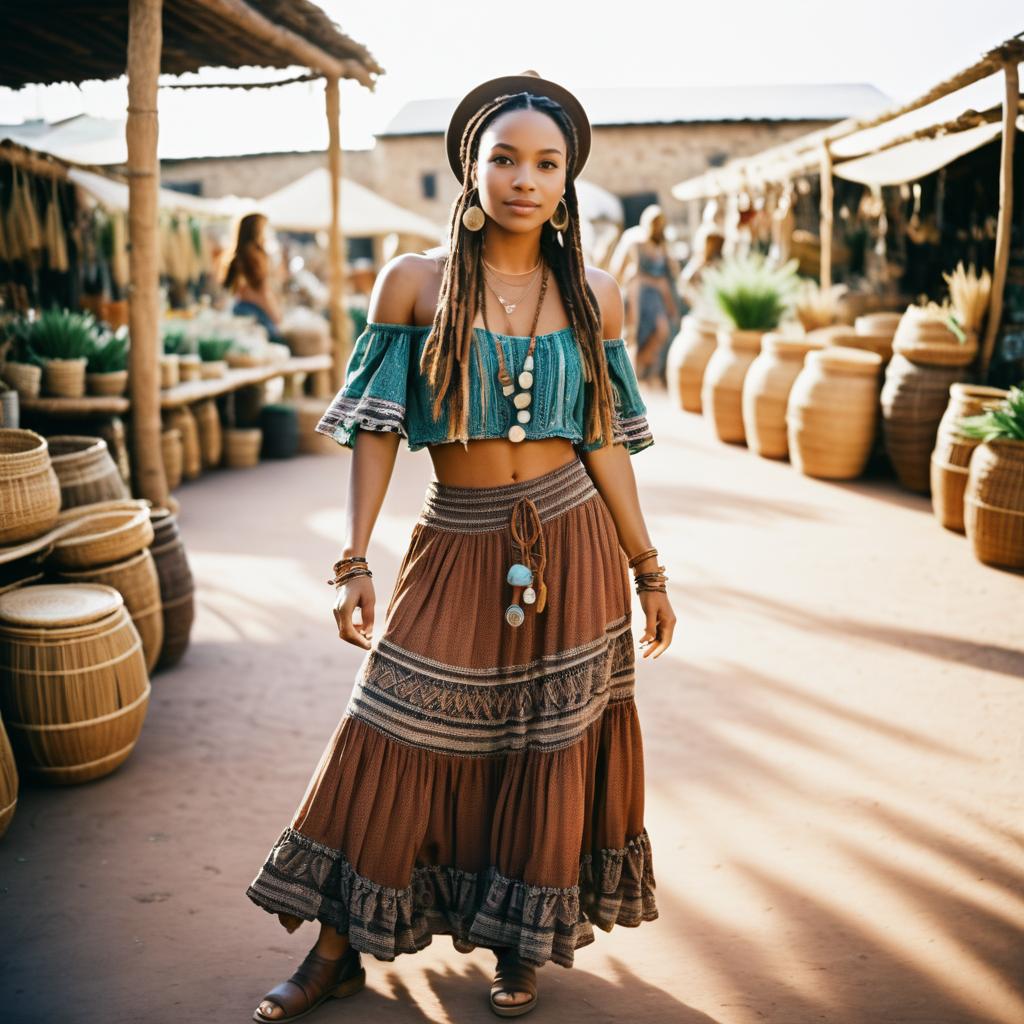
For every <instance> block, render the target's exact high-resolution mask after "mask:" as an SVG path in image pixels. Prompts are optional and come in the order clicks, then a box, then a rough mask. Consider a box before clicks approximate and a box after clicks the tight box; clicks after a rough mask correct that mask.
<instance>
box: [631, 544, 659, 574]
mask: <svg viewBox="0 0 1024 1024" xmlns="http://www.w3.org/2000/svg"><path fill="white" fill-rule="evenodd" d="M657 553H658V549H657V548H648V549H647V550H646V551H641V552H640V554H639V555H634V556H633V557H632V558H631V559H630V560H629V567H630V569H633V568H635V567H636V566H637V565H639V564H640V563H641V562H642V561H644V559H646V558H650V557H651V555H656V554H657Z"/></svg>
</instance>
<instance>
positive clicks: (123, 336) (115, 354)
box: [85, 327, 128, 395]
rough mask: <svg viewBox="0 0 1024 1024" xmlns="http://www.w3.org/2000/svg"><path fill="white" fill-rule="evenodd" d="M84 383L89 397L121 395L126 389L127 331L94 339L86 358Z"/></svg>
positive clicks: (124, 329)
mask: <svg viewBox="0 0 1024 1024" xmlns="http://www.w3.org/2000/svg"><path fill="white" fill-rule="evenodd" d="M87 359H88V362H87V366H86V374H85V383H86V386H87V388H88V389H89V394H90V395H123V394H124V393H125V390H126V389H127V387H128V330H127V328H124V327H120V328H118V329H117V330H116V331H115V332H114V333H113V334H107V335H106V336H105V337H104V338H98V339H95V340H94V341H93V343H92V347H91V348H90V350H89V354H88V356H87Z"/></svg>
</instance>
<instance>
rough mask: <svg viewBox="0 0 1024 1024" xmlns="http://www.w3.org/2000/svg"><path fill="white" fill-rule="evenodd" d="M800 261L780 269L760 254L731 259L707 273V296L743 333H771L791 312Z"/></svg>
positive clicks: (731, 257)
mask: <svg viewBox="0 0 1024 1024" xmlns="http://www.w3.org/2000/svg"><path fill="white" fill-rule="evenodd" d="M798 265H799V264H798V261H797V260H790V261H789V262H788V263H786V264H785V265H784V266H781V267H777V266H774V265H773V264H771V263H769V262H768V261H767V260H766V259H765V258H764V257H763V256H762V255H760V254H759V253H750V254H749V255H747V256H729V257H726V258H725V259H724V260H722V262H721V263H719V264H718V265H717V266H714V267H710V268H708V269H707V270H706V271H705V272H704V295H705V298H706V299H707V300H708V302H709V304H710V305H712V306H713V307H716V308H717V309H719V310H720V311H721V313H722V315H723V316H724V317H725V318H726V320H727V321H728V323H729V324H731V325H732V326H733V327H735V328H736V329H737V330H740V331H771V330H774V329H775V328H776V327H778V326H779V322H780V321H781V320H782V318H783V317H784V316H785V315H786V313H787V312H788V311H789V310H790V309H791V308H792V305H793V301H794V298H795V294H796V288H797V282H798V279H797V275H796V270H797V266H798Z"/></svg>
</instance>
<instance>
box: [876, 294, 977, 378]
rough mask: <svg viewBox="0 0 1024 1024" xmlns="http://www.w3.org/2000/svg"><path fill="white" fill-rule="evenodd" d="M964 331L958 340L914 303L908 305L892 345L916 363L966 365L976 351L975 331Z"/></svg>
mask: <svg viewBox="0 0 1024 1024" xmlns="http://www.w3.org/2000/svg"><path fill="white" fill-rule="evenodd" d="M965 334H966V335H967V337H966V340H965V341H963V342H960V341H958V340H957V336H956V335H955V334H954V333H953V332H952V331H951V330H950V329H949V328H948V327H947V326H946V325H945V324H944V323H942V322H941V321H939V320H934V319H932V318H931V317H929V316H927V315H925V314H924V312H923V311H922V310H921V309H920V308H919V307H918V306H908V307H907V311H906V312H905V313H904V314H903V316H902V317H901V318H900V325H899V327H897V329H896V336H895V337H894V338H893V340H892V349H893V352H898V353H899V354H900V355H901V356H903V357H904V358H905V359H909V360H910V361H911V362H912V363H917V364H918V365H920V366H967V365H969V364H970V363H972V362H973V361H974V357H975V356H976V355H977V354H978V335H977V333H976V332H974V331H966V332H965Z"/></svg>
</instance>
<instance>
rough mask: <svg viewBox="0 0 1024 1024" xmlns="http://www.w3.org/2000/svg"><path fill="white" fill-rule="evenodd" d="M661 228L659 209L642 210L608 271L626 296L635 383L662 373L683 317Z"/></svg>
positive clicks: (673, 267) (674, 269)
mask: <svg viewBox="0 0 1024 1024" xmlns="http://www.w3.org/2000/svg"><path fill="white" fill-rule="evenodd" d="M665 227H666V221H665V214H664V212H663V211H662V209H661V207H660V206H658V205H657V204H655V203H652V204H651V205H650V206H648V207H646V209H645V210H644V211H643V213H642V214H640V223H639V224H638V225H637V226H636V227H635V228H629V229H627V230H626V231H624V232H623V235H622V238H621V239H620V240H619V245H618V248H617V249H616V251H615V254H614V255H613V257H612V265H611V268H610V269H611V272H612V274H613V275H614V276H615V277H616V278H617V279H618V281H619V283H620V285H622V287H623V289H624V290H625V293H626V324H627V328H628V330H629V332H630V335H631V338H632V341H633V345H634V354H633V360H634V365H635V366H636V375H637V378H638V379H639V380H646V379H647V378H649V377H651V376H657V375H658V374H659V373H660V371H661V366H662V364H663V361H664V359H663V357H664V355H665V349H666V346H667V345H668V342H669V339H670V337H671V336H672V335H673V334H674V332H675V330H676V328H677V327H678V325H679V320H680V317H681V316H682V310H681V309H680V307H679V300H678V298H677V296H676V293H675V287H674V282H675V281H676V280H677V279H678V277H679V265H678V263H677V262H676V260H675V259H674V258H673V256H672V254H671V253H670V252H669V248H668V239H667V238H666V235H665Z"/></svg>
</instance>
